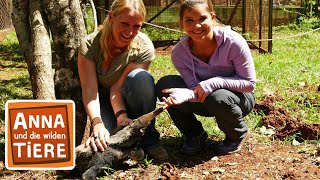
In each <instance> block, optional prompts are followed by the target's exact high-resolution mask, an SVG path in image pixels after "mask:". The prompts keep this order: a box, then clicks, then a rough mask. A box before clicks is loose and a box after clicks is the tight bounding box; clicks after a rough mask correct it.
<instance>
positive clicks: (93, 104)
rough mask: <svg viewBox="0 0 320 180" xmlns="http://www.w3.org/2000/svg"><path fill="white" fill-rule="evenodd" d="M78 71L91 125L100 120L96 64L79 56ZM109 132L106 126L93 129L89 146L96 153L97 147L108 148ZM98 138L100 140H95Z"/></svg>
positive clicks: (99, 125)
mask: <svg viewBox="0 0 320 180" xmlns="http://www.w3.org/2000/svg"><path fill="white" fill-rule="evenodd" d="M78 71H79V77H80V82H81V88H82V100H83V104H84V107H85V109H86V112H87V114H88V116H89V118H90V121H91V125H93V123H92V120H93V119H94V118H100V119H101V114H100V102H99V94H98V80H97V75H96V64H95V63H94V62H93V61H90V60H88V59H86V58H85V57H83V55H81V54H80V53H79V54H78ZM109 135H110V134H109V132H108V130H107V129H106V128H105V126H104V124H103V123H102V122H101V123H98V124H95V125H94V126H93V127H92V137H90V138H89V139H88V141H87V143H86V144H87V145H89V143H90V144H91V147H92V148H93V150H94V151H97V146H98V148H99V149H100V150H101V151H104V148H106V147H107V143H106V142H107V141H108V140H109ZM94 137H98V138H94Z"/></svg>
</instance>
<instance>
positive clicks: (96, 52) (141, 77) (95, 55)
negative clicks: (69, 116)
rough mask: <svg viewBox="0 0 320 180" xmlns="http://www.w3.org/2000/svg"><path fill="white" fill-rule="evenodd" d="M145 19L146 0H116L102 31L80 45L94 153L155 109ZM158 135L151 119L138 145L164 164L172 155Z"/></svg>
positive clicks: (151, 51)
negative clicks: (115, 133)
mask: <svg viewBox="0 0 320 180" xmlns="http://www.w3.org/2000/svg"><path fill="white" fill-rule="evenodd" d="M145 16H146V10H145V6H144V4H143V1H142V0H115V1H114V2H113V4H112V6H111V9H110V12H109V13H108V16H107V17H106V19H105V21H104V23H103V26H102V28H101V29H100V30H99V31H97V32H94V33H92V34H89V35H88V36H87V37H86V38H85V39H83V41H82V42H81V45H80V48H79V55H78V69H79V76H80V81H81V87H82V98H83V103H84V106H85V108H86V112H87V114H88V116H89V118H90V121H91V132H92V134H91V137H90V138H89V139H88V141H87V142H86V144H87V145H89V144H90V145H91V147H92V148H93V150H94V151H97V150H98V149H99V150H100V151H104V149H105V148H107V145H108V140H109V136H110V133H112V131H114V130H115V129H116V128H117V127H119V126H122V125H128V124H131V123H132V119H134V118H137V117H139V116H141V115H143V114H146V113H148V112H151V111H152V110H154V109H155V106H156V96H155V85H154V79H153V77H152V76H151V75H150V74H149V73H148V72H147V70H148V68H149V65H150V63H151V62H152V61H153V60H154V58H155V50H154V46H153V44H152V42H151V40H150V39H149V38H148V37H147V35H145V34H143V33H141V32H140V29H141V26H142V24H143V22H144V20H145ZM159 136H160V135H159V132H157V130H156V129H155V120H153V121H152V123H151V124H150V125H149V126H148V128H147V129H146V132H145V135H144V137H143V139H142V141H141V143H140V146H141V148H142V149H143V150H144V151H145V153H146V154H148V155H149V156H151V157H152V158H154V159H155V160H158V161H164V160H166V159H167V158H168V154H167V152H166V150H165V149H164V148H163V147H162V146H161V145H160V143H159Z"/></svg>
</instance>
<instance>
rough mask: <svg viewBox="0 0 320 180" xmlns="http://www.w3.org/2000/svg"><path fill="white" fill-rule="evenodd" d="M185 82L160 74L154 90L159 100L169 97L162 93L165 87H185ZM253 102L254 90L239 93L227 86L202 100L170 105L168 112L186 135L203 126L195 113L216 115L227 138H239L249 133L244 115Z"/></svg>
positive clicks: (200, 130)
mask: <svg viewBox="0 0 320 180" xmlns="http://www.w3.org/2000/svg"><path fill="white" fill-rule="evenodd" d="M186 87H187V85H186V83H185V82H184V81H183V79H182V78H181V77H180V76H177V75H169V76H165V77H163V78H161V79H160V80H159V81H158V82H157V84H156V94H157V96H158V98H159V99H160V100H161V99H162V97H168V94H164V93H162V92H161V91H162V89H166V88H186ZM254 104H255V97H254V94H253V93H240V92H235V91H230V90H227V89H218V90H216V91H214V92H212V93H211V94H210V95H208V97H207V98H206V100H205V101H204V102H203V103H199V102H185V103H183V104H180V105H175V106H171V107H170V108H169V109H168V112H169V114H170V116H171V119H172V120H173V122H174V123H175V125H176V126H177V128H178V129H179V130H180V132H181V133H183V134H184V135H186V136H187V137H188V136H199V135H200V134H202V133H203V131H204V129H203V127H202V124H201V122H200V121H198V120H197V119H196V117H195V114H197V115H201V116H206V117H213V116H214V117H215V118H216V121H217V124H218V127H219V128H220V130H221V131H223V132H224V133H225V135H226V139H227V140H229V141H234V142H238V141H240V140H241V139H242V138H244V137H245V136H246V134H247V133H248V127H247V125H246V123H245V122H244V120H243V117H245V116H246V115H248V114H249V113H250V112H251V111H252V109H253V107H254Z"/></svg>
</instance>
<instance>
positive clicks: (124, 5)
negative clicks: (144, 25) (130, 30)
mask: <svg viewBox="0 0 320 180" xmlns="http://www.w3.org/2000/svg"><path fill="white" fill-rule="evenodd" d="M128 10H131V11H134V12H136V13H137V14H139V15H140V16H141V18H142V21H143V22H144V20H145V17H146V8H145V6H144V4H143V1H142V0H115V1H113V3H112V5H111V8H110V12H112V14H113V15H117V14H120V13H123V12H125V11H128ZM100 31H101V37H100V46H101V50H102V55H103V57H104V58H105V59H110V58H113V57H112V56H111V53H110V45H111V43H113V42H112V37H111V35H112V32H111V25H110V22H109V18H108V17H106V18H105V20H104V21H103V25H102V27H101V29H100Z"/></svg>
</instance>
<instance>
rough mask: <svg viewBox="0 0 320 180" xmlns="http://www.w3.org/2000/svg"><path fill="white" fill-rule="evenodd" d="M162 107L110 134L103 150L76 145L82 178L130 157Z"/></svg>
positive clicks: (78, 165) (89, 176)
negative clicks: (106, 145)
mask: <svg viewBox="0 0 320 180" xmlns="http://www.w3.org/2000/svg"><path fill="white" fill-rule="evenodd" d="M162 111H163V108H159V109H157V110H154V111H152V112H150V113H148V114H145V115H143V116H141V117H139V118H137V119H135V120H133V123H132V124H131V125H129V126H126V127H124V128H123V129H121V130H119V131H118V132H117V133H115V134H114V135H112V136H110V140H109V144H108V148H106V149H105V151H104V152H101V151H97V152H93V151H92V149H91V147H90V146H88V147H86V146H85V145H84V144H82V145H79V146H78V147H76V149H75V150H76V166H77V168H78V170H79V171H80V173H82V178H83V179H95V177H96V176H97V175H98V174H99V173H102V172H103V167H110V166H114V165H116V164H117V163H119V162H122V161H123V160H125V159H127V158H128V157H130V154H131V153H132V151H133V150H134V149H135V148H136V147H137V144H138V143H139V141H140V140H141V138H142V136H143V135H144V133H145V129H146V128H147V127H148V125H149V124H150V122H151V121H152V120H153V119H154V118H155V117H156V116H157V115H158V114H160V113H161V112H162Z"/></svg>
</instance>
